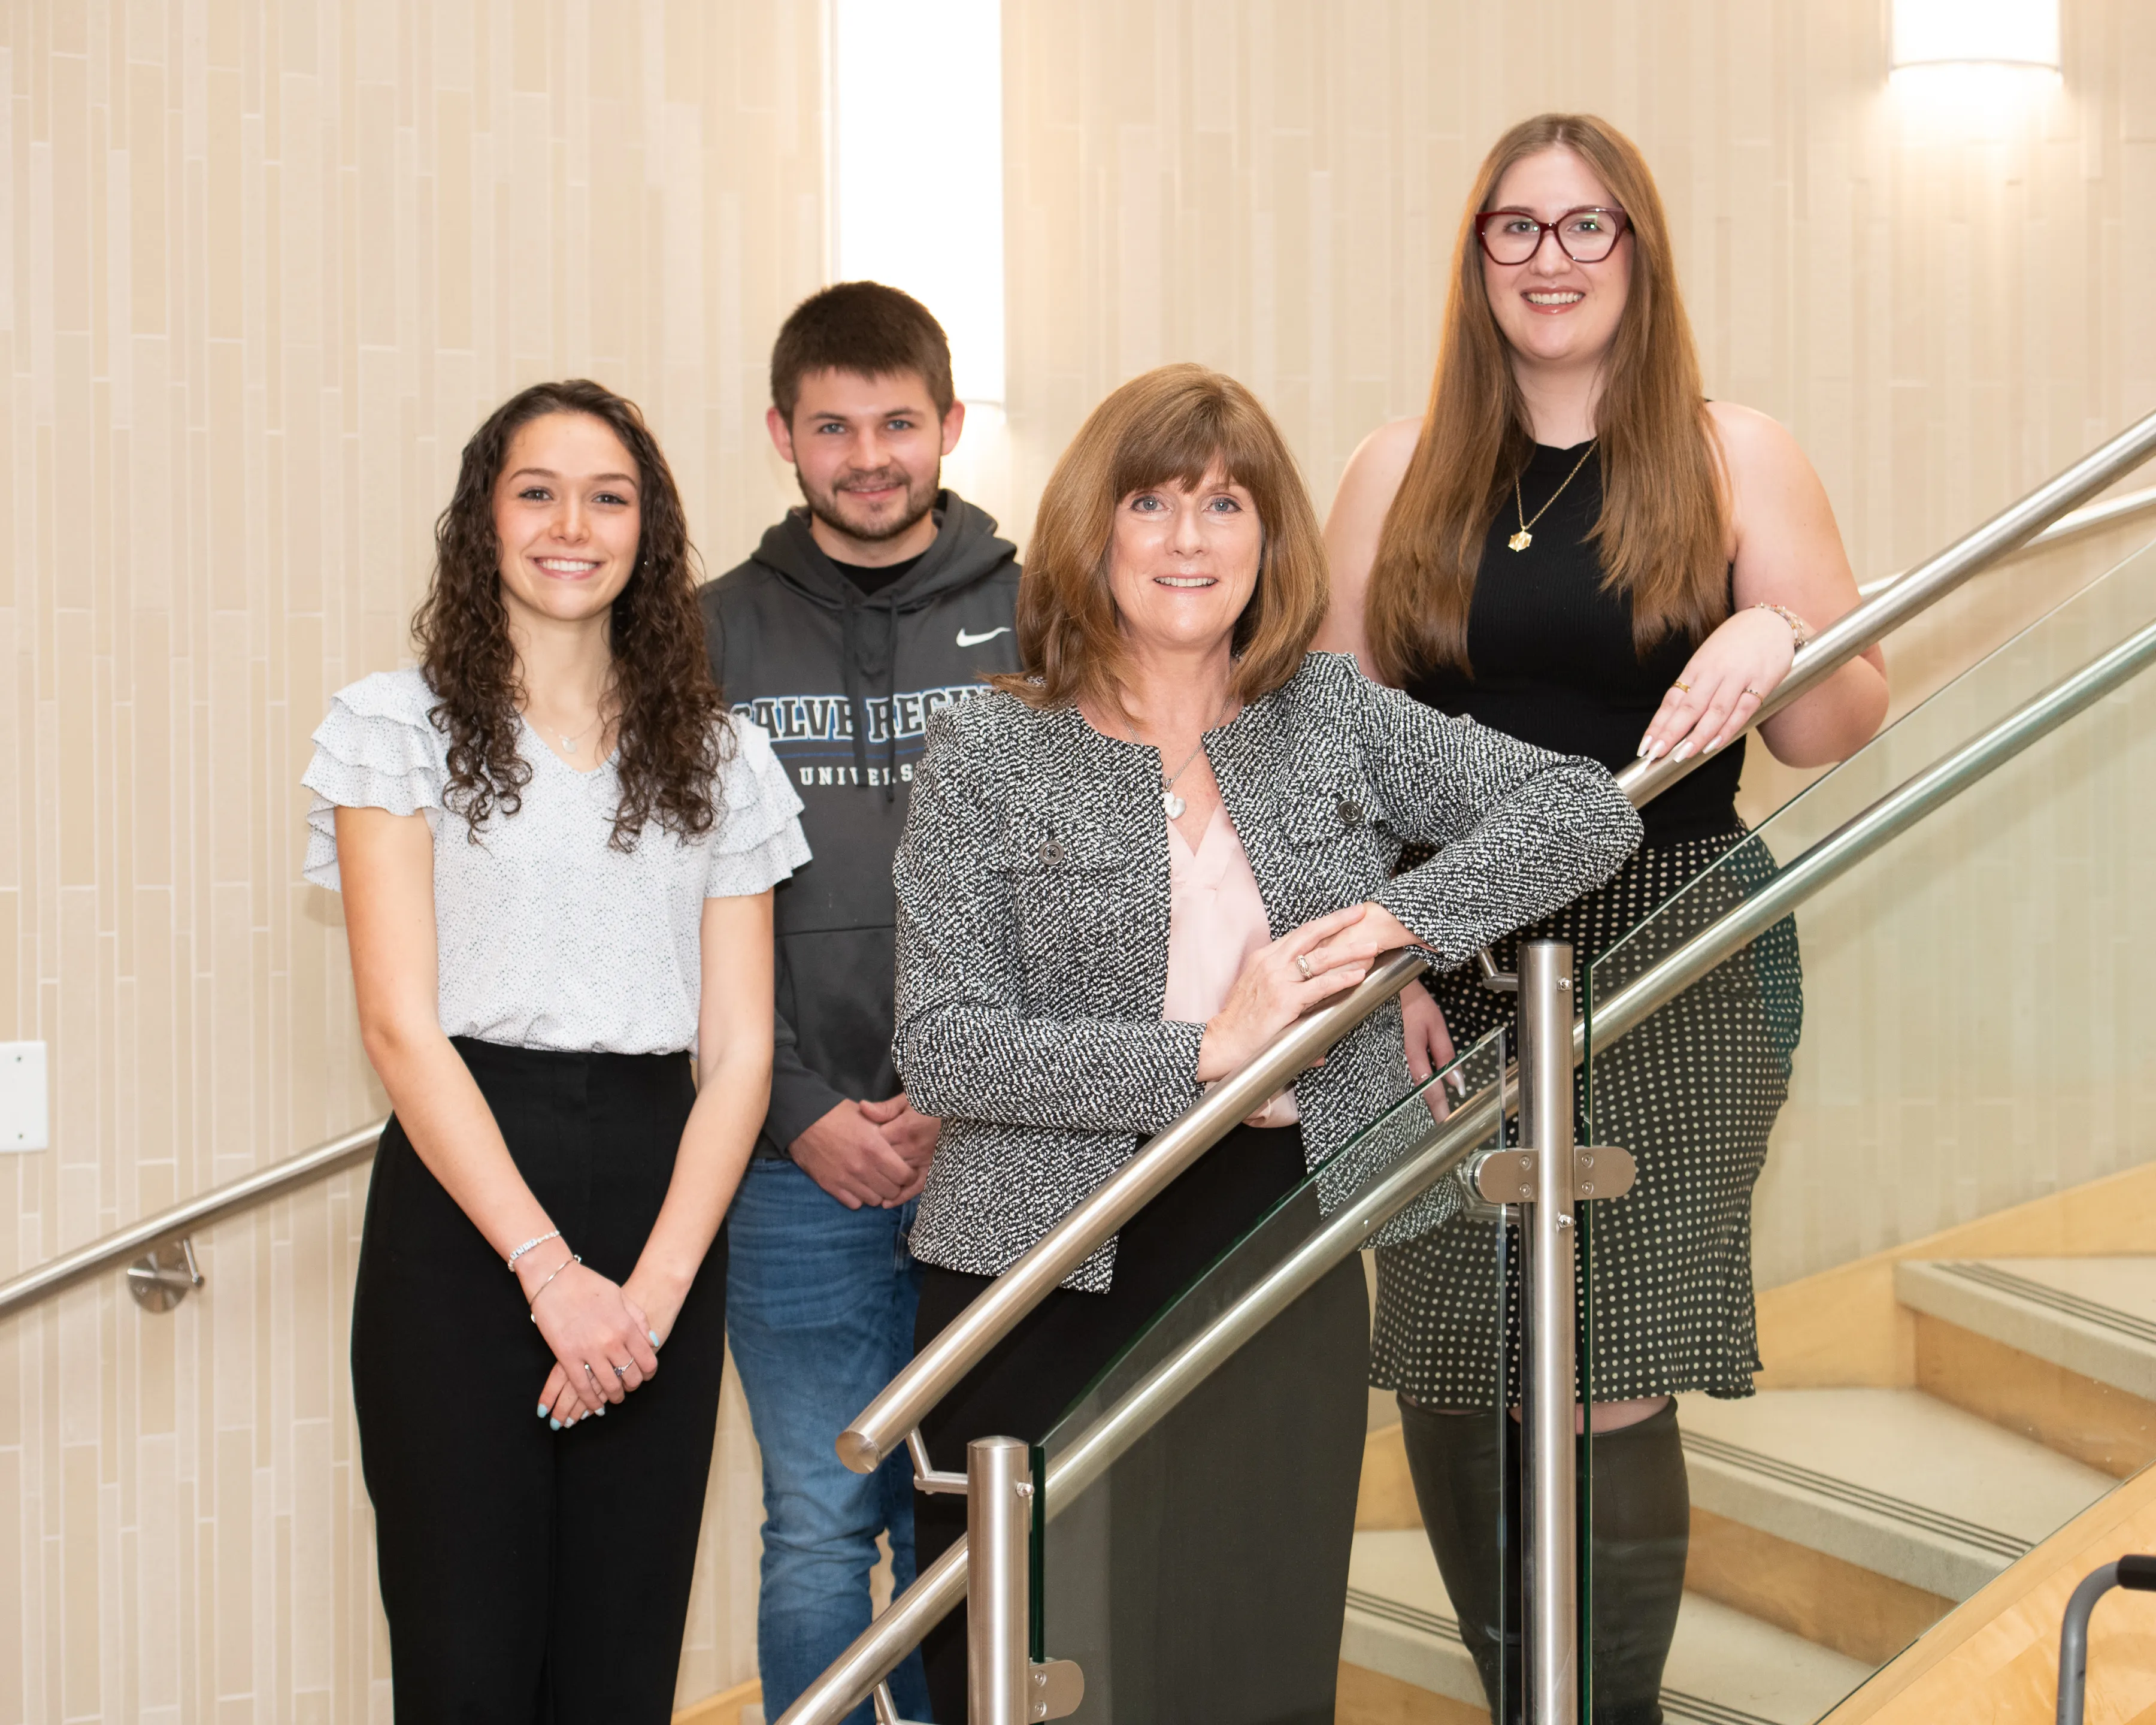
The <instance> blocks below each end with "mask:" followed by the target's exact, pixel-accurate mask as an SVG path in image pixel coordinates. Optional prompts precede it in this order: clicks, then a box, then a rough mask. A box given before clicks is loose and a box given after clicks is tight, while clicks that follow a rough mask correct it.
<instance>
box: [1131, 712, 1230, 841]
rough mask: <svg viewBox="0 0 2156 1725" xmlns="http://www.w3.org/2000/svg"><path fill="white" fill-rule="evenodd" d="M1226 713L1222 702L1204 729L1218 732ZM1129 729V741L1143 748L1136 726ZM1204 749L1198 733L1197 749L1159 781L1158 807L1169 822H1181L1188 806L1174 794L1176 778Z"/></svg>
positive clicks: (1203, 741) (1200, 733) (1180, 775)
mask: <svg viewBox="0 0 2156 1725" xmlns="http://www.w3.org/2000/svg"><path fill="white" fill-rule="evenodd" d="M1227 713H1228V703H1227V702H1226V701H1222V702H1221V703H1220V711H1219V712H1217V713H1215V714H1214V716H1213V722H1212V723H1211V724H1210V725H1209V726H1206V727H1205V729H1206V730H1207V731H1218V730H1219V728H1220V721H1221V720H1222V719H1224V718H1225V717H1226V716H1227ZM1129 729H1130V733H1131V741H1132V742H1133V743H1136V744H1137V746H1138V747H1141V748H1142V747H1145V744H1144V742H1142V740H1141V739H1140V738H1139V736H1138V732H1137V726H1135V725H1132V726H1130V727H1129ZM1204 749H1205V735H1204V732H1199V737H1198V747H1196V748H1194V749H1193V750H1191V752H1189V753H1188V754H1187V755H1185V756H1184V757H1183V764H1182V765H1181V766H1180V767H1178V768H1176V769H1175V771H1174V772H1173V773H1169V774H1168V777H1167V778H1164V779H1163V780H1162V781H1161V785H1160V806H1161V807H1162V808H1163V809H1166V810H1167V811H1168V819H1170V820H1181V819H1183V810H1184V809H1188V807H1189V806H1190V805H1189V804H1188V803H1186V802H1184V801H1183V798H1180V797H1178V796H1177V795H1176V794H1175V782H1176V780H1178V778H1182V777H1183V774H1184V773H1188V772H1189V771H1190V767H1191V763H1192V762H1194V761H1195V760H1197V758H1198V757H1199V755H1200V754H1202V753H1203V752H1204Z"/></svg>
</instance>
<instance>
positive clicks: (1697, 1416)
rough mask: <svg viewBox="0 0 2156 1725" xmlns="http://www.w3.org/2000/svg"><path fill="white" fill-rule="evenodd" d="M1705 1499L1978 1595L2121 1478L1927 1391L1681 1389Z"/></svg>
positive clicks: (1947, 1589) (1836, 1551) (1747, 1521)
mask: <svg viewBox="0 0 2156 1725" xmlns="http://www.w3.org/2000/svg"><path fill="white" fill-rule="evenodd" d="M1678 1425H1679V1429H1680V1430H1681V1431H1682V1432H1683V1434H1684V1445H1685V1457H1686V1462H1687V1463H1688V1465H1689V1471H1690V1473H1691V1501H1692V1504H1693V1507H1695V1508H1697V1509H1703V1510H1707V1511H1708V1512H1712V1513H1713V1514H1715V1515H1718V1516H1724V1517H1728V1518H1729V1519H1730V1520H1732V1521H1735V1522H1743V1524H1744V1525H1746V1526H1748V1527H1756V1528H1758V1530H1759V1531H1760V1532H1764V1533H1770V1534H1773V1535H1774V1536H1775V1537H1776V1538H1781V1539H1786V1540H1789V1541H1791V1542H1793V1543H1796V1544H1799V1545H1804V1546H1809V1547H1810V1548H1813V1549H1814V1550H1815V1551H1822V1552H1825V1553H1828V1554H1829V1555H1830V1556H1833V1557H1836V1558H1841V1559H1842V1560H1843V1561H1844V1562H1846V1563H1856V1564H1857V1565H1859V1566H1860V1567H1861V1568H1866V1569H1870V1570H1872V1571H1875V1572H1876V1573H1877V1574H1881V1575H1888V1576H1892V1578H1893V1579H1895V1580H1897V1581H1902V1582H1906V1583H1907V1584H1909V1585H1910V1586H1912V1587H1917V1588H1922V1589H1924V1590H1925V1591H1926V1592H1928V1593H1934V1594H1941V1595H1943V1596H1944V1597H1945V1598H1947V1599H1967V1598H1968V1597H1969V1595H1970V1594H1973V1593H1974V1592H1975V1591H1976V1590H1977V1589H1979V1587H1981V1586H1983V1585H1984V1583H1985V1582H1987V1581H1989V1580H1990V1579H1991V1578H1992V1577H1993V1576H1994V1575H1996V1574H1999V1572H2000V1571H2001V1570H2003V1569H2005V1568H2006V1567H2007V1565H2009V1564H2010V1563H2013V1562H2014V1560H2015V1558H2019V1557H2020V1556H2021V1555H2022V1554H2023V1553H2025V1552H2027V1551H2028V1550H2029V1549H2030V1548H2031V1547H2033V1546H2034V1545H2035V1543H2037V1542H2038V1541H2039V1540H2040V1539H2042V1538H2045V1537H2046V1535H2047V1534H2049V1533H2051V1532H2052V1531H2053V1530H2055V1529H2056V1528H2057V1527H2061V1526H2062V1525H2063V1524H2064V1523H2065V1522H2067V1521H2069V1520H2070V1519H2071V1518H2072V1517H2074V1516H2075V1515H2076V1514H2078V1513H2079V1512H2081V1511H2082V1510H2083V1509H2086V1508H2087V1507H2088V1506H2089V1505H2090V1504H2092V1503H2093V1502H2096V1500H2097V1498H2099V1497H2102V1496H2103V1494H2104V1493H2105V1492H2106V1491H2109V1490H2110V1489H2111V1488H2112V1486H2113V1485H2114V1484H2115V1483H2116V1481H2113V1480H2112V1479H2111V1478H2110V1477H2108V1476H2106V1475H2104V1474H2102V1473H2099V1472H2097V1471H2096V1470H2095V1469H2094V1468H2092V1467H2085V1466H2082V1464H2081V1463H2080V1462H2078V1461H2070V1460H2069V1459H2068V1458H2066V1456H2064V1455H2059V1454H2057V1453H2056V1452H2055V1451H2053V1450H2047V1449H2046V1448H2044V1447H2043V1446H2042V1445H2040V1444H2036V1443H2032V1442H2030V1440H2028V1439H2026V1438H2023V1437H2019V1436H2017V1435H2015V1434H2014V1433H2012V1432H2010V1431H2006V1430H2002V1429H2001V1428H2000V1427H1999V1426H1996V1425H1992V1424H1991V1423H1990V1422H1989V1421H1988V1420H1980V1419H1979V1418H1978V1417H1977V1416H1976V1415H1975V1414H1967V1413H1963V1411H1962V1410H1961V1409H1958V1408H1954V1407H1949V1406H1948V1404H1946V1403H1944V1402H1942V1401H1938V1400H1935V1399H1933V1398H1932V1397H1930V1396H1928V1395H1925V1394H1922V1392H1920V1391H1917V1390H1913V1389H1778V1390H1767V1391H1763V1393H1761V1394H1758V1395H1755V1396H1752V1397H1748V1398H1747V1399H1744V1400H1743V1401H1716V1400H1713V1399H1711V1398H1709V1397H1707V1396H1703V1395H1686V1396H1682V1397H1680V1398H1679V1411H1678Z"/></svg>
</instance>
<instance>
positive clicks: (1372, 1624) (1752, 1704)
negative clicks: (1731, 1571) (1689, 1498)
mask: <svg viewBox="0 0 2156 1725" xmlns="http://www.w3.org/2000/svg"><path fill="white" fill-rule="evenodd" d="M1347 1589H1348V1590H1347V1625H1346V1630H1345V1632H1344V1633H1343V1635H1342V1637H1341V1643H1340V1656H1341V1658H1342V1659H1343V1660H1345V1661H1347V1663H1348V1664H1350V1665H1358V1666H1363V1668H1364V1669H1365V1670H1367V1671H1378V1672H1381V1673H1383V1675H1384V1676H1389V1677H1392V1678H1394V1679H1396V1680H1398V1681H1401V1682H1404V1683H1411V1684H1414V1686H1417V1687H1419V1688H1422V1689H1426V1690H1429V1691H1430V1692H1432V1693H1434V1694H1437V1695H1442V1696H1445V1697H1447V1698H1449V1699H1450V1700H1453V1701H1458V1702H1466V1703H1467V1704H1468V1705H1469V1706H1471V1707H1482V1706H1485V1705H1486V1704H1487V1701H1486V1697H1485V1696H1484V1695H1483V1692H1482V1685H1481V1679H1480V1678H1478V1677H1477V1676H1476V1672H1475V1662H1474V1661H1473V1660H1471V1658H1469V1657H1468V1655H1467V1650H1466V1648H1465V1647H1464V1646H1462V1645H1460V1629H1459V1625H1458V1623H1457V1621H1456V1620H1455V1618H1454V1617H1453V1615H1452V1604H1451V1602H1450V1600H1449V1599H1447V1598H1446V1597H1445V1584H1444V1582H1443V1581H1442V1580H1441V1579H1440V1578H1439V1575H1438V1573H1437V1563H1436V1560H1435V1558H1432V1557H1431V1555H1430V1542H1429V1541H1428V1540H1427V1539H1425V1538H1424V1537H1423V1535H1422V1533H1421V1532H1419V1530H1414V1531H1409V1532H1363V1533H1358V1534H1357V1535H1356V1536H1355V1548H1354V1556H1353V1559H1352V1561H1351V1563H1350V1564H1349V1567H1348V1577H1347ZM1867 1676H1871V1667H1870V1666H1866V1665H1865V1664H1864V1663H1862V1662H1861V1661H1858V1660H1854V1659H1849V1658H1845V1657H1844V1656H1842V1655H1840V1654H1839V1653H1834V1652H1830V1651H1828V1650H1827V1649H1826V1648H1824V1647H1820V1646H1815V1645H1813V1644H1812V1643H1811V1642H1809V1641H1806V1640H1802V1639H1800V1638H1799V1637H1798V1636H1795V1635H1789V1634H1788V1633H1786V1632H1785V1631H1784V1630H1778V1629H1775V1628H1774V1627H1773V1626H1772V1625H1768V1624H1764V1623H1762V1622H1760V1621H1759V1620H1758V1619H1757V1618H1753V1617H1747V1616H1746V1615H1744V1614H1743V1612H1741V1611H1732V1609H1729V1607H1727V1606H1726V1605H1720V1604H1716V1603H1715V1602H1714V1601H1713V1600H1712V1599H1703V1598H1702V1597H1701V1596H1700V1595H1698V1594H1686V1595H1685V1599H1684V1608H1683V1609H1682V1611H1681V1613H1680V1614H1679V1615H1678V1618H1677V1632H1676V1642H1675V1644H1674V1645H1672V1646H1671V1649H1670V1660H1669V1665H1668V1666H1667V1667H1666V1670H1665V1671H1664V1672H1663V1674H1662V1712H1663V1713H1664V1715H1665V1716H1666V1717H1668V1718H1669V1719H1671V1720H1673V1721H1675V1720H1682V1721H1686V1722H1687V1725H1811V1722H1812V1721H1813V1720H1815V1719H1817V1718H1819V1717H1820V1715H1822V1714H1823V1713H1825V1712H1826V1711H1827V1710H1828V1709H1829V1708H1830V1707H1832V1706H1833V1705H1834V1704H1835V1702H1838V1701H1840V1699H1841V1698H1842V1697H1844V1696H1845V1695H1847V1694H1848V1693H1849V1692H1850V1691H1851V1690H1852V1689H1854V1688H1855V1687H1856V1686H1857V1685H1858V1684H1859V1683H1861V1682H1862V1681H1864V1680H1865V1678H1866V1677H1867Z"/></svg>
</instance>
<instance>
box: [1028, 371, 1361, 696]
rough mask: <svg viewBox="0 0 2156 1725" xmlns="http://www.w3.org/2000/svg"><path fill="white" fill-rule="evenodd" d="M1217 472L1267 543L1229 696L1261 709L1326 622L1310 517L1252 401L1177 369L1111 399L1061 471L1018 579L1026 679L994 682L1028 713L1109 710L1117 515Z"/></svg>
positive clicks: (1321, 561) (1276, 433) (1135, 382)
mask: <svg viewBox="0 0 2156 1725" xmlns="http://www.w3.org/2000/svg"><path fill="white" fill-rule="evenodd" d="M1216 469H1217V470H1220V471H1222V472H1224V474H1225V475H1226V476H1227V478H1228V479H1229V480H1230V481H1232V482H1233V483H1234V484H1236V485H1241V486H1243V487H1244V488H1245V490H1248V491H1249V492H1250V497H1251V501H1253V502H1255V504H1256V505H1257V510H1258V521H1259V525H1260V527H1261V528H1262V529H1263V531H1264V535H1265V536H1264V541H1263V547H1264V548H1263V549H1262V550H1261V551H1260V552H1259V560H1258V584H1257V588H1256V590H1255V592H1254V593H1252V594H1251V595H1250V603H1249V604H1248V605H1246V606H1245V607H1244V608H1243V614H1242V615H1241V616H1240V617H1239V618H1238V619H1236V620H1235V653H1236V655H1237V659H1236V665H1235V693H1236V694H1237V695H1238V696H1240V697H1241V698H1242V699H1243V700H1244V701H1255V700H1256V699H1257V698H1258V697H1259V696H1261V695H1269V694H1270V693H1271V692H1272V691H1274V690H1276V689H1277V688H1279V687H1280V686H1281V684H1283V683H1285V682H1286V681H1287V680H1288V679H1289V678H1290V677H1291V676H1293V675H1295V674H1296V670H1298V669H1299V668H1300V667H1301V664H1302V659H1303V655H1304V654H1305V653H1306V652H1307V651H1308V650H1309V648H1310V643H1311V639H1312V636H1314V635H1315V634H1317V627H1318V624H1320V623H1322V621H1323V620H1324V618H1325V608H1326V602H1327V580H1326V572H1325V542H1324V540H1323V539H1322V537H1321V536H1320V535H1319V532H1318V528H1317V511H1315V510H1314V509H1312V507H1311V504H1310V493H1309V492H1308V491H1307V490H1305V489H1304V487H1303V483H1302V475H1301V473H1300V472H1299V471H1298V470H1297V469H1296V464H1295V457H1294V456H1293V455H1292V454H1290V453H1289V450H1288V446H1287V439H1285V438H1283V437H1282V436H1281V433H1280V428H1279V427H1278V426H1277V425H1276V424H1273V421H1272V416H1271V415H1270V414H1269V413H1266V412H1265V409H1264V408H1262V407H1260V406H1259V404H1258V398H1256V397H1255V396H1254V395H1252V394H1251V393H1250V391H1249V390H1247V389H1245V388H1244V387H1243V386H1242V385H1241V384H1240V383H1238V382H1236V381H1235V379H1234V378H1233V377H1226V376H1224V375H1223V374H1222V373H1220V372H1214V371H1209V370H1207V369H1206V367H1204V366H1199V365H1173V366H1163V367H1160V368H1159V369H1158V370H1157V371H1151V372H1146V373H1144V374H1143V375H1142V377H1133V378H1132V379H1131V381H1130V382H1127V383H1126V384H1124V385H1123V386H1122V388H1119V389H1117V390H1116V391H1115V392H1114V393H1112V394H1111V395H1110V396H1109V397H1108V398H1107V399H1106V400H1105V401H1103V402H1102V403H1101V404H1100V406H1098V407H1097V408H1094V409H1093V411H1092V412H1091V413H1090V414H1089V415H1087V416H1086V423H1085V424H1083V425H1081V426H1080V427H1079V428H1078V434H1077V436H1075V437H1074V438H1073V439H1070V448H1068V449H1065V451H1064V452H1063V457H1062V459H1060V460H1059V461H1058V462H1057V463H1056V464H1055V472H1054V473H1053V474H1051V475H1049V480H1048V488H1047V490H1045V491H1043V492H1042V493H1041V495H1040V512H1039V515H1038V516H1036V517H1035V518H1034V528H1033V542H1032V544H1031V545H1030V546H1029V547H1027V549H1026V553H1025V572H1024V574H1023V575H1022V576H1021V577H1020V578H1019V588H1018V650H1019V663H1020V664H1021V665H1024V667H1025V669H1024V672H1023V673H1021V674H1020V675H1016V676H1004V677H997V678H993V679H991V680H992V681H993V682H994V683H995V684H996V685H997V686H998V687H999V688H1002V689H1004V690H1005V691H1008V692H1009V693H1010V694H1013V695H1015V696H1018V697H1019V699H1020V700H1021V701H1025V702H1026V703H1027V704H1028V705H1029V706H1057V705H1060V704H1062V703H1064V702H1066V701H1075V700H1077V699H1079V698H1080V697H1081V696H1087V697H1091V698H1092V699H1094V700H1096V701H1103V702H1112V701H1114V700H1115V698H1116V684H1117V683H1118V682H1119V681H1120V680H1121V676H1120V673H1121V671H1122V665H1123V645H1122V631H1121V629H1119V628H1118V627H1117V624H1116V605H1115V601H1114V599H1113V598H1111V596H1110V593H1109V590H1108V554H1109V547H1110V544H1111V540H1112V539H1113V536H1114V532H1115V518H1116V506H1118V505H1119V504H1120V503H1121V502H1122V500H1123V499H1124V498H1126V497H1127V496H1129V495H1131V493H1132V492H1133V491H1142V490H1146V489H1147V487H1148V486H1152V485H1167V484H1169V483H1170V482H1173V483H1176V484H1179V485H1186V486H1192V487H1195V486H1196V485H1199V484H1200V483H1202V482H1203V481H1204V478H1205V476H1206V475H1207V474H1208V473H1210V472H1212V471H1214V470H1216Z"/></svg>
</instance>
